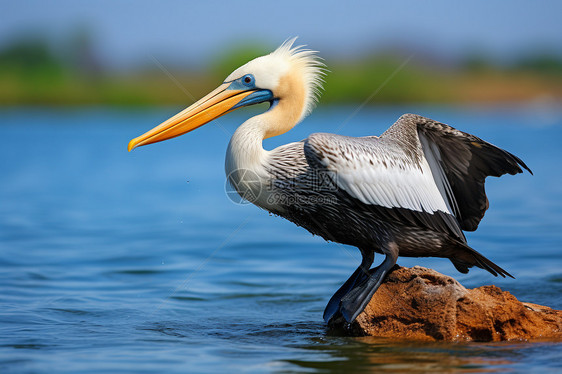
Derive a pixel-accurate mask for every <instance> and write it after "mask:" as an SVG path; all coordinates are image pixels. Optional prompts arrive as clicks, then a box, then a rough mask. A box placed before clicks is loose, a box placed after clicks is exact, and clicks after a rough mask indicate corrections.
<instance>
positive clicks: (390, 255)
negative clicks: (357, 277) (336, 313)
mask: <svg viewBox="0 0 562 374" xmlns="http://www.w3.org/2000/svg"><path fill="white" fill-rule="evenodd" d="M382 250H383V253H384V254H385V255H386V257H385V259H384V261H383V262H382V264H380V265H379V266H378V267H376V268H375V269H373V270H372V271H371V275H370V276H369V278H368V279H367V280H366V281H364V282H363V283H359V284H357V285H356V286H355V287H354V288H353V289H352V290H351V291H349V292H348V293H347V294H346V295H345V296H344V297H343V298H342V299H341V305H340V311H341V313H342V315H343V317H344V318H345V320H346V321H347V322H349V323H351V322H353V321H355V318H357V316H358V315H359V314H360V313H361V312H362V311H363V310H364V309H365V307H366V306H367V304H368V303H369V301H371V298H372V297H373V294H374V293H375V291H376V290H377V289H378V288H379V286H380V285H381V283H382V281H383V280H384V277H385V275H386V274H387V273H388V272H389V271H390V269H392V267H393V266H394V265H395V264H396V259H397V258H398V246H397V245H396V243H394V242H391V243H389V244H388V245H387V246H386V247H385V248H382Z"/></svg>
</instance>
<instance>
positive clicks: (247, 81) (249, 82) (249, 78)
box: [242, 74, 254, 86]
mask: <svg viewBox="0 0 562 374" xmlns="http://www.w3.org/2000/svg"><path fill="white" fill-rule="evenodd" d="M242 82H244V84H245V85H246V86H251V85H252V84H253V83H254V76H253V75H252V74H247V75H245V76H244V77H243V78H242Z"/></svg>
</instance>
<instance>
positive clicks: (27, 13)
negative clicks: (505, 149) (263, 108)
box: [0, 0, 562, 67]
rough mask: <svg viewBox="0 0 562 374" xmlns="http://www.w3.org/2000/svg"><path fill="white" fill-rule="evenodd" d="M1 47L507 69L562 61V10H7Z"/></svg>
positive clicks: (270, 6)
mask: <svg viewBox="0 0 562 374" xmlns="http://www.w3.org/2000/svg"><path fill="white" fill-rule="evenodd" d="M1 8H2V16H0V17H1V20H0V47H1V46H2V45H5V44H6V43H8V42H9V41H10V40H13V39H14V38H15V37H18V36H19V35H22V34H25V33H40V34H42V35H45V36H46V37H48V38H49V39H50V40H51V41H52V42H53V44H57V41H61V40H64V39H65V37H67V36H68V35H69V34H70V33H72V32H73V31H74V30H76V29H77V28H79V27H80V26H86V27H87V28H88V29H89V30H90V31H91V33H92V35H93V40H94V46H95V49H96V51H97V52H98V53H99V55H100V56H101V58H102V59H103V62H104V63H106V64H108V65H111V66H119V67H127V66H131V65H147V64H150V56H151V55H154V56H155V57H158V58H159V60H162V61H167V62H173V63H178V64H182V63H185V64H202V63H206V62H208V61H209V59H212V58H213V57H215V56H217V55H218V54H219V52H220V51H221V49H223V48H225V47H228V46H229V45H230V44H231V43H236V42H240V41H245V40H256V41H261V42H263V43H264V44H266V45H271V47H272V48H274V47H275V46H276V45H278V44H280V43H281V42H282V41H283V40H284V39H286V38H288V37H291V36H295V35H298V36H300V42H301V43H304V44H307V45H309V46H310V47H311V48H313V49H316V50H319V51H320V52H321V54H323V55H325V56H334V55H338V56H340V57H342V56H346V55H355V54H358V53H361V51H364V50H372V49H376V48H382V47H388V46H390V45H393V44H397V45H406V46H408V47H409V48H414V49H417V50H420V49H422V50H428V51H431V52H432V53H437V54H438V55H440V56H444V57H448V58H456V57H459V56H462V55H465V54H466V53H467V52H468V51H481V52H484V53H486V54H488V55H490V56H491V57H494V58H497V59H509V58H511V57H513V56H517V55H520V54H522V53H525V52H527V51H529V50H539V51H540V50H549V51H557V52H558V53H562V21H561V17H562V1H554V0H552V1H519V0H517V1H515V0H509V1H507V0H505V1H499V0H487V1H462V2H461V1H453V0H439V1H423V0H412V1H345V2H344V1H316V2H312V1H304V0H298V1H295V0H282V1H267V0H261V1H247V0H246V1H217V0H207V1H197V2H194V1H148V0H136V1H132V0H131V1H123V0H114V1H110V0H102V1H77V0H60V1H46V0H29V1H25V0H22V1H9V2H8V1H3V2H2V5H1Z"/></svg>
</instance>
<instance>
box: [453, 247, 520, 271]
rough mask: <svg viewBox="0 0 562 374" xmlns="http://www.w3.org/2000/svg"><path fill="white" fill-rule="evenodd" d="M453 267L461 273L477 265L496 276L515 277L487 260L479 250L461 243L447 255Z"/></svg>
mask: <svg viewBox="0 0 562 374" xmlns="http://www.w3.org/2000/svg"><path fill="white" fill-rule="evenodd" d="M449 259H450V260H451V262H452V263H453V265H454V266H455V268H456V269H457V270H458V271H460V272H461V273H463V274H466V273H468V269H469V268H471V267H473V266H477V267H479V268H481V269H484V270H487V271H489V272H490V273H491V274H492V275H494V276H496V277H497V276H498V275H501V276H502V277H504V278H505V277H506V276H508V277H511V278H513V279H515V277H514V276H513V275H511V274H509V273H508V272H507V271H506V270H504V269H502V268H501V267H499V266H498V265H496V264H495V263H493V262H492V261H490V260H488V259H487V258H486V257H484V256H483V255H482V254H481V253H480V252H478V251H476V250H474V249H472V248H470V247H469V246H467V245H462V247H460V248H459V246H457V248H456V250H455V251H453V255H452V256H451V257H449Z"/></svg>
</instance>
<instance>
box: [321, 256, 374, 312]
mask: <svg viewBox="0 0 562 374" xmlns="http://www.w3.org/2000/svg"><path fill="white" fill-rule="evenodd" d="M373 260H374V254H373V253H372V252H371V253H368V254H367V255H365V252H363V260H362V261H361V265H359V267H358V268H357V269H356V270H355V271H354V272H353V274H351V277H349V279H348V280H346V281H345V283H344V284H343V285H342V286H341V287H340V288H339V289H338V290H337V291H336V293H335V294H334V295H333V296H332V298H331V299H330V301H329V302H328V305H326V309H324V321H326V323H329V321H330V320H331V319H332V318H333V317H334V316H335V315H336V313H338V312H339V310H340V304H341V300H342V298H343V297H344V296H345V295H346V294H347V293H348V292H349V291H351V290H352V289H353V288H354V287H356V286H357V285H360V284H362V283H364V282H365V281H366V279H367V278H368V277H369V270H368V269H369V267H371V265H372V264H373Z"/></svg>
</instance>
